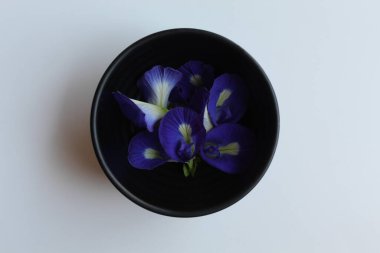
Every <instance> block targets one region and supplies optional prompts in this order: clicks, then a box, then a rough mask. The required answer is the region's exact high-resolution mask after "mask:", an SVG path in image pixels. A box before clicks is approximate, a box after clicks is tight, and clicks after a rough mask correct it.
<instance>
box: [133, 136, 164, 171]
mask: <svg viewBox="0 0 380 253" xmlns="http://www.w3.org/2000/svg"><path fill="white" fill-rule="evenodd" d="M128 161H129V163H130V164H131V165H132V166H133V167H135V168H137V169H143V170H152V169H154V168H156V167H158V166H160V165H162V164H164V163H166V162H167V161H168V156H167V155H166V153H165V151H164V150H163V149H162V147H161V144H160V141H159V138H158V134H157V132H153V133H151V132H148V131H143V132H140V133H138V134H136V135H135V136H134V137H133V138H132V139H131V141H130V142H129V146H128Z"/></svg>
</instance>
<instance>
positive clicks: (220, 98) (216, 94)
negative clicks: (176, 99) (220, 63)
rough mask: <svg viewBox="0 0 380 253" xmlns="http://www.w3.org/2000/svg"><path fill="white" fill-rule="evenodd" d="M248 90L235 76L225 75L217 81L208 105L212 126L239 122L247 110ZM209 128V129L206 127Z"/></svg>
mask: <svg viewBox="0 0 380 253" xmlns="http://www.w3.org/2000/svg"><path fill="white" fill-rule="evenodd" d="M247 97H248V90H247V89H246V86H245V85H244V82H243V81H242V79H241V78H240V77H239V76H237V75H234V74H223V75H221V76H219V77H218V78H216V79H215V81H214V84H213V86H212V88H211V90H210V97H209V100H208V104H207V111H208V114H209V115H205V116H204V117H206V118H208V117H209V118H210V121H211V123H212V125H214V126H217V125H220V124H223V123H235V122H238V121H239V120H240V119H241V118H242V116H243V115H244V113H245V111H246V109H247V106H246V105H247ZM206 128H208V127H206Z"/></svg>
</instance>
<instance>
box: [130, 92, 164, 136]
mask: <svg viewBox="0 0 380 253" xmlns="http://www.w3.org/2000/svg"><path fill="white" fill-rule="evenodd" d="M131 101H132V102H133V103H135V104H136V105H137V107H138V108H139V109H140V110H141V111H142V112H143V113H144V114H145V123H146V125H147V128H148V130H149V131H150V132H153V126H154V124H155V123H156V122H157V121H158V120H160V119H161V118H162V117H164V116H165V114H166V113H167V112H168V109H165V108H161V107H159V106H157V105H153V104H149V103H145V102H142V101H138V100H135V99H131Z"/></svg>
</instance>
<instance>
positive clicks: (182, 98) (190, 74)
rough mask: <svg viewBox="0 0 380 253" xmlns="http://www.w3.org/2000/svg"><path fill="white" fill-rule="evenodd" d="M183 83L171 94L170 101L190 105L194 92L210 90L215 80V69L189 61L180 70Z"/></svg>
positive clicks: (198, 62) (199, 62)
mask: <svg viewBox="0 0 380 253" xmlns="http://www.w3.org/2000/svg"><path fill="white" fill-rule="evenodd" d="M178 70H179V71H180V72H181V73H182V74H183V76H182V79H181V81H180V82H179V83H178V84H177V86H176V87H175V88H174V89H173V91H172V93H171V94H170V98H169V99H170V101H171V102H173V103H176V104H179V105H188V104H189V103H190V100H191V98H192V96H193V94H194V92H195V91H196V90H197V89H198V88H201V87H205V88H210V87H211V85H212V82H213V79H214V68H213V67H212V66H210V65H207V64H205V63H203V62H201V61H188V62H186V63H185V64H184V65H182V66H181V67H180V68H179V69H178Z"/></svg>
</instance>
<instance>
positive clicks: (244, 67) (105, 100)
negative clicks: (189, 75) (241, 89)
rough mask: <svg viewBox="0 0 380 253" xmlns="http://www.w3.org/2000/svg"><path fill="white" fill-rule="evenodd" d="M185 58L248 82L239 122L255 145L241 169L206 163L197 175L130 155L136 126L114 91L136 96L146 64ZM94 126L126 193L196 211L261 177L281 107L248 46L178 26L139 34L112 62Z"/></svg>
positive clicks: (223, 203)
mask: <svg viewBox="0 0 380 253" xmlns="http://www.w3.org/2000/svg"><path fill="white" fill-rule="evenodd" d="M188 60H201V61H203V62H205V63H208V64H210V65H212V66H214V67H215V69H216V74H217V75H219V74H222V73H224V72H229V73H236V74H238V75H240V76H241V77H242V78H243V79H244V80H245V82H246V84H247V85H248V86H249V90H250V93H251V94H250V95H251V99H250V104H249V109H248V112H247V113H246V116H245V118H243V120H242V124H244V125H246V126H248V127H250V128H251V129H252V131H253V132H254V134H255V136H256V150H255V152H254V153H253V154H252V163H251V164H247V165H246V166H247V170H246V172H245V173H244V174H241V175H235V176H233V175H226V174H224V173H222V172H219V171H218V170H216V169H214V168H211V167H209V166H208V165H207V164H201V165H200V166H199V167H198V170H197V173H196V176H195V177H194V178H185V177H184V176H183V173H182V169H181V165H179V164H173V163H171V164H166V165H163V166H161V167H159V168H157V169H155V170H153V171H143V170H137V169H134V168H132V167H131V166H130V165H129V163H128V160H127V150H128V143H129V140H130V138H131V137H132V136H133V135H134V134H135V132H136V131H138V129H135V128H134V127H133V126H132V125H131V124H130V122H129V121H128V120H127V119H126V118H125V117H123V115H122V113H121V112H120V110H119V108H118V105H117V103H116V102H115V101H114V99H113V98H112V96H111V92H113V91H116V90H120V91H122V92H123V93H125V94H126V95H128V96H129V97H132V98H138V97H137V94H138V92H137V87H136V80H137V79H138V78H139V77H140V76H141V75H142V74H143V73H144V72H145V71H147V70H149V69H150V68H151V67H152V66H154V65H157V64H159V65H163V66H171V67H174V68H176V67H179V66H180V65H182V64H183V63H185V62H186V61H188ZM91 133H92V140H93V145H94V149H95V152H96V155H97V157H98V160H99V162H100V164H101V166H102V168H103V170H104V171H105V173H106V175H107V176H108V178H109V179H110V180H111V181H112V183H113V184H114V185H115V186H116V187H117V188H118V189H119V191H120V192H121V193H123V194H124V195H125V196H127V197H128V198H129V199H131V200H132V201H134V202H135V203H136V204H138V205H140V206H142V207H144V208H146V209H148V210H151V211H153V212H156V213H160V214H164V215H169V216H177V217H193V216H201V215H206V214H210V213H213V212H216V211H219V210H221V209H223V208H226V207H228V206H230V205H231V204H233V203H235V202H236V201H238V200H239V199H241V198H242V197H244V196H245V195H246V194H247V193H248V192H249V191H250V190H251V189H252V188H253V187H254V186H255V185H256V184H257V183H258V181H259V180H260V179H261V177H262V176H263V175H264V173H265V171H266V169H267V168H268V166H269V164H270V161H271V159H272V156H273V154H274V151H275V148H276V144H277V139H278V133H279V114H278V107H277V102H276V98H275V95H274V92H273V90H272V87H271V84H270V82H269V80H268V78H267V77H266V75H265V73H264V72H263V70H262V69H261V68H260V66H259V65H258V64H257V63H256V61H255V60H254V59H253V58H252V57H251V56H250V55H249V54H248V53H247V52H245V51H244V50H243V49H242V48H240V47H239V46H237V45H236V44H234V43H233V42H231V41H230V40H228V39H226V38H224V37H221V36H219V35H217V34H214V33H210V32H207V31H202V30H196V29H173V30H167V31H162V32H158V33H155V34H152V35H150V36H147V37H145V38H143V39H141V40H139V41H137V42H136V43H134V44H133V45H131V46H130V47H128V48H127V49H126V50H124V51H123V52H122V53H121V54H120V55H119V56H118V57H117V58H116V59H115V60H114V61H113V62H112V64H111V65H110V66H109V68H108V69H107V71H106V72H105V74H104V76H103V77H102V79H101V81H100V83H99V86H98V88H97V90H96V93H95V97H94V101H93V105H92V112H91Z"/></svg>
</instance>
